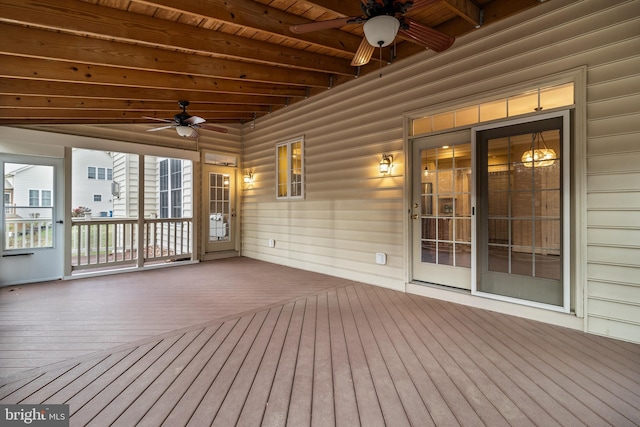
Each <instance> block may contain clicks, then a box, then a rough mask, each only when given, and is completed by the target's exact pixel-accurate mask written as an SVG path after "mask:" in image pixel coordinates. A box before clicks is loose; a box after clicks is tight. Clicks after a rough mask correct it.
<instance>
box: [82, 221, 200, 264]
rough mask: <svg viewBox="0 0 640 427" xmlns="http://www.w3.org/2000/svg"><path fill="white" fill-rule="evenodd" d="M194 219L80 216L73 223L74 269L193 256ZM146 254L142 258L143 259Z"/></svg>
mask: <svg viewBox="0 0 640 427" xmlns="http://www.w3.org/2000/svg"><path fill="white" fill-rule="evenodd" d="M192 222H193V221H192V219H191V218H163V219H144V221H143V222H142V224H143V234H142V240H140V238H139V222H138V220H137V219H123V218H104V219H88V220H85V219H77V220H75V219H74V220H73V221H72V224H71V269H72V270H87V269H96V268H99V269H103V268H113V267H118V266H135V265H144V264H145V263H147V262H152V261H161V260H179V259H189V258H191V255H192V253H193V236H192V234H193V232H192ZM139 254H142V258H139Z"/></svg>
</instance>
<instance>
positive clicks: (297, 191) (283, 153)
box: [276, 137, 304, 199]
mask: <svg viewBox="0 0 640 427" xmlns="http://www.w3.org/2000/svg"><path fill="white" fill-rule="evenodd" d="M303 142H304V139H303V138H302V137H300V138H296V139H292V140H291V141H287V142H284V143H282V144H278V145H276V176H277V186H276V198H278V199H302V198H304V177H303V171H304V159H303V151H304V150H303V148H304V144H303Z"/></svg>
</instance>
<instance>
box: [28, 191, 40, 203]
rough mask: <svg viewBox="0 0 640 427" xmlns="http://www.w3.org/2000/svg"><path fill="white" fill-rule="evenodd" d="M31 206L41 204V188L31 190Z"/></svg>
mask: <svg viewBox="0 0 640 427" xmlns="http://www.w3.org/2000/svg"><path fill="white" fill-rule="evenodd" d="M29 206H40V190H29Z"/></svg>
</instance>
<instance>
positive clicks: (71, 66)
mask: <svg viewBox="0 0 640 427" xmlns="http://www.w3.org/2000/svg"><path fill="white" fill-rule="evenodd" d="M0 77H9V78H20V79H28V80H47V81H56V82H68V83H86V84H94V85H107V86H120V87H146V88H156V89H173V88H181V89H182V90H190V89H191V90H194V91H201V92H211V93H212V94H214V93H242V94H251V95H274V96H284V97H299V98H304V97H305V96H306V95H307V90H306V88H304V87H297V86H284V85H269V84H265V83H255V82H237V81H231V80H223V79H215V78H211V77H202V76H190V75H184V74H169V73H157V72H152V71H140V70H127V69H123V68H113V67H105V66H100V65H87V64H81V63H76V62H63V61H53V60H46V59H35V58H25V57H18V56H7V55H0ZM212 96H213V95H212Z"/></svg>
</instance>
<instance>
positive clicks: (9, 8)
mask: <svg viewBox="0 0 640 427" xmlns="http://www.w3.org/2000/svg"><path fill="white" fill-rule="evenodd" d="M379 1H381V0H379ZM421 2H422V3H426V4H427V5H426V6H424V7H419V8H416V9H418V10H415V11H412V10H411V9H409V11H408V12H407V14H406V16H407V17H410V18H411V19H413V20H415V21H418V22H420V23H422V24H424V25H426V26H429V27H433V28H435V29H437V30H439V31H441V32H443V33H445V34H448V35H451V36H460V35H462V34H465V33H467V32H470V31H473V30H474V29H475V28H476V26H479V25H483V26H485V25H491V24H492V23H495V22H496V21H498V20H500V19H502V18H504V17H506V16H509V15H511V14H514V13H518V12H520V11H522V10H524V9H526V8H529V7H533V6H535V5H537V4H539V0H478V1H474V0H417V1H416V2H415V3H416V4H418V3H421ZM359 15H362V10H361V7H360V2H359V1H358V0H315V1H313V2H312V1H301V0H255V1H254V0H226V1H215V0H189V1H176V0H0V34H1V35H2V40H3V43H2V44H1V45H0V70H1V71H0V124H2V125H18V124H46V123H54V124H57V123H65V124H73V123H108V124H111V123H136V122H149V123H150V124H151V121H150V120H148V119H144V118H143V116H151V117H157V118H171V117H173V115H174V114H175V113H178V112H179V111H180V108H179V106H178V103H177V101H178V100H181V99H185V100H189V101H190V102H191V105H190V106H189V108H188V112H189V113H191V114H197V115H199V116H202V117H204V118H206V119H207V121H208V123H212V122H214V123H215V122H217V123H244V122H247V121H250V120H253V119H254V118H256V117H261V116H263V115H265V114H268V113H269V112H272V111H276V110H278V109H280V108H283V107H285V106H286V105H290V104H293V103H295V102H298V101H300V100H303V99H305V98H307V97H310V96H313V95H315V94H318V93H321V92H323V91H325V90H328V89H329V88H331V87H335V86H337V85H340V84H342V83H345V82H348V81H351V80H353V79H354V78H356V77H357V76H358V75H363V74H366V73H370V72H377V71H378V69H379V68H380V66H385V65H386V63H387V61H388V60H389V58H390V57H391V55H392V54H391V50H390V49H389V48H385V49H383V51H382V56H383V63H382V64H381V62H380V60H379V59H376V58H378V57H379V52H375V54H374V55H373V58H372V60H371V62H370V63H369V64H367V65H365V66H362V67H353V66H351V65H350V62H351V59H352V58H353V56H354V53H355V52H356V50H357V49H358V46H359V44H360V42H361V40H362V37H363V36H362V34H363V31H362V25H358V24H349V25H346V26H344V27H341V28H339V29H330V30H323V31H316V32H310V33H306V34H294V33H293V32H291V31H290V29H289V27H290V26H291V25H295V24H300V23H305V22H310V21H321V20H327V19H333V18H340V17H346V16H359ZM396 41H397V43H396V45H395V58H394V59H393V60H394V61H400V60H402V59H403V58H406V57H409V56H411V55H415V54H416V53H418V52H421V51H422V50H424V48H423V47H420V46H418V45H416V44H413V43H411V42H409V41H404V40H402V39H401V38H400V37H398V38H397V39H396ZM392 46H393V45H392ZM454 46H455V44H454ZM155 124H157V122H156V123H155Z"/></svg>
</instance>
